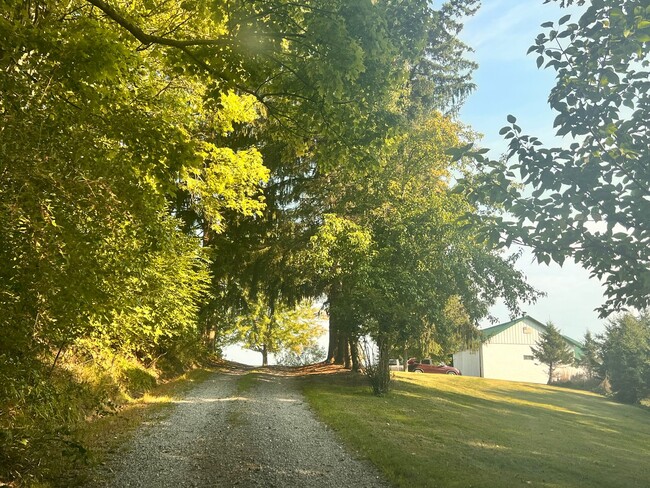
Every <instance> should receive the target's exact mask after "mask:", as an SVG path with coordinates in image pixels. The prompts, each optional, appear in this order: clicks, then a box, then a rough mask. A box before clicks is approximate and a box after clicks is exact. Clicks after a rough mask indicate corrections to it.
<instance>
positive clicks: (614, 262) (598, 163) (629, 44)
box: [475, 0, 650, 315]
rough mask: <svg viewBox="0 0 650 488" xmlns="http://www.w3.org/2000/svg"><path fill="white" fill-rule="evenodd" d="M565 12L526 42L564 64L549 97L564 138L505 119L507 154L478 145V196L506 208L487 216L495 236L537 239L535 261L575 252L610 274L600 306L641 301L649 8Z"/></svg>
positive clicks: (646, 224) (648, 176) (548, 61)
mask: <svg viewBox="0 0 650 488" xmlns="http://www.w3.org/2000/svg"><path fill="white" fill-rule="evenodd" d="M562 3H569V4H570V3H573V2H571V1H568V2H562ZM577 3H584V2H577ZM570 20H571V19H570V16H569V15H567V16H565V17H563V18H562V19H560V21H559V22H558V24H557V25H554V24H553V23H552V22H547V23H545V24H543V27H545V28H546V31H545V32H544V33H542V34H540V35H539V36H538V37H537V39H536V41H535V45H534V46H532V47H531V48H530V50H529V52H532V53H535V54H536V55H537V56H538V57H537V65H538V66H539V67H541V66H542V65H544V67H550V68H552V69H554V70H555V71H556V73H557V76H556V85H555V87H554V88H553V89H552V91H551V94H550V97H549V103H550V105H551V107H552V108H553V109H554V110H555V111H556V112H557V117H556V119H555V124H554V125H555V127H557V135H559V136H564V138H565V139H568V140H567V142H566V144H565V145H564V146H563V147H547V146H545V145H544V144H543V143H542V141H540V140H539V139H538V138H537V137H533V136H529V135H525V134H524V133H523V132H522V130H521V128H520V127H519V126H518V125H517V123H516V122H517V121H516V119H515V117H513V116H509V117H508V122H509V123H510V125H509V126H508V127H504V128H503V129H502V131H501V133H502V134H503V135H504V137H505V138H506V139H509V140H510V143H509V149H508V154H507V159H505V160H499V161H487V160H485V158H484V157H483V156H481V155H480V154H475V157H476V159H477V160H478V161H480V163H481V164H482V166H483V168H484V169H485V171H486V175H485V183H486V185H485V187H484V189H483V190H484V191H482V192H478V194H477V195H478V198H479V200H482V201H489V202H493V203H498V204H503V205H504V207H505V209H506V210H507V211H508V212H509V213H508V215H507V216H506V217H498V218H496V219H494V220H493V221H492V224H493V230H492V235H493V236H494V237H495V238H496V239H502V241H503V243H504V244H506V245H508V244H510V243H511V242H513V241H515V242H521V243H524V244H526V245H530V246H532V247H533V249H534V252H535V255H536V256H537V259H538V261H539V262H544V263H549V262H550V261H551V260H553V261H555V262H557V263H559V264H562V263H563V262H564V260H565V259H566V258H568V257H571V258H573V259H574V260H575V261H577V262H579V263H580V264H582V265H583V266H584V267H586V268H587V269H588V270H590V272H591V274H592V276H594V277H597V278H599V279H601V280H603V281H604V282H605V285H606V292H605V293H606V297H607V301H606V303H605V304H604V305H603V306H602V307H601V309H600V312H601V315H607V314H609V313H611V312H612V311H617V310H619V309H620V308H621V307H622V306H625V305H630V306H634V307H636V308H637V309H641V308H644V307H645V306H647V305H648V304H649V303H650V251H649V250H650V248H649V247H648V238H649V236H650V217H649V216H650V192H649V190H648V189H649V188H650V170H649V166H648V164H647V161H648V158H650V153H649V151H650V130H649V128H648V123H647V122H648V120H649V119H650V103H649V101H650V71H648V67H649V65H650V6H649V5H648V2H647V1H646V0H622V1H621V0H598V1H593V2H590V3H588V4H587V8H586V9H585V11H584V13H583V14H582V16H581V17H580V19H578V20H577V21H576V22H571V21H570ZM520 182H523V183H524V186H523V187H522V186H521V185H520V184H519V183H520Z"/></svg>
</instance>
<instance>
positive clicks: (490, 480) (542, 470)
mask: <svg viewBox="0 0 650 488" xmlns="http://www.w3.org/2000/svg"><path fill="white" fill-rule="evenodd" d="M362 379H363V378H358V377H357V378H356V379H355V377H354V376H351V375H327V376H312V377H309V378H307V379H305V385H304V391H305V394H306V396H307V398H308V399H309V402H310V403H311V405H312V407H313V408H314V410H315V411H316V412H317V415H319V416H320V417H321V418H322V419H323V420H324V421H325V422H326V423H328V424H329V425H331V426H332V427H333V428H334V429H335V430H337V431H338V432H339V434H340V435H341V436H342V437H343V439H344V440H345V441H346V442H348V443H349V444H350V445H351V446H352V447H353V448H354V449H356V450H358V451H359V452H360V453H361V454H362V455H363V456H365V457H367V458H368V459H370V460H371V461H372V462H373V463H375V464H376V465H377V466H378V467H379V468H380V469H381V470H382V471H383V472H384V473H385V474H386V476H387V477H388V478H389V479H390V480H392V481H393V482H394V483H395V484H396V485H398V486H403V487H410V488H413V487H428V486H431V487H445V488H446V487H464V488H468V487H499V488H502V487H517V486H540V487H541V486H543V487H558V488H560V487H561V488H570V487H607V488H610V487H621V488H623V487H624V488H635V487H650V411H648V410H647V409H644V408H641V407H633V406H628V405H621V404H618V403H614V402H611V401H609V400H608V399H606V398H604V397H601V396H598V395H594V394H591V393H587V392H581V391H574V390H566V389H560V388H555V387H550V386H545V385H535V384H529V383H514V382H507V381H497V380H486V379H482V378H471V377H463V376H461V377H457V376H446V375H426V374H425V375H422V374H420V375H415V374H412V373H397V374H396V377H395V380H396V381H393V383H392V388H393V389H392V391H391V393H390V394H389V395H387V396H384V397H381V398H378V397H374V396H373V395H372V394H371V393H370V389H369V387H368V386H365V384H364V383H363V381H362Z"/></svg>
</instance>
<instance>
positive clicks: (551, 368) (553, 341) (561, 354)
mask: <svg viewBox="0 0 650 488" xmlns="http://www.w3.org/2000/svg"><path fill="white" fill-rule="evenodd" d="M536 344H537V347H532V346H531V348H530V349H531V350H532V351H533V357H534V358H535V359H537V360H538V361H540V362H542V363H544V364H546V365H547V366H548V384H549V385H550V384H551V383H552V381H553V374H554V373H555V370H556V369H557V367H558V366H562V365H565V364H572V363H573V361H574V357H575V355H574V353H573V351H572V350H571V348H570V347H569V344H568V343H567V341H566V339H565V338H564V337H563V336H562V334H560V331H559V330H558V328H557V327H555V325H553V323H552V322H549V323H548V324H546V331H544V332H543V333H542V337H541V338H540V340H539V341H537V343H536Z"/></svg>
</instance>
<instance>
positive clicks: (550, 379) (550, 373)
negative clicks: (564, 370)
mask: <svg viewBox="0 0 650 488" xmlns="http://www.w3.org/2000/svg"><path fill="white" fill-rule="evenodd" d="M554 372H555V365H554V364H553V363H550V364H549V365H548V382H547V383H546V384H547V385H550V384H551V383H553V373H554Z"/></svg>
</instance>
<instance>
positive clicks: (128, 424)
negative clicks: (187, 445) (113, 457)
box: [42, 367, 220, 487]
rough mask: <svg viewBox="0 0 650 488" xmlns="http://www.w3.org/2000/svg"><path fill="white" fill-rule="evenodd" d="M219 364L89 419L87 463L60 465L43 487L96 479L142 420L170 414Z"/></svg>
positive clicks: (82, 432) (84, 436)
mask: <svg viewBox="0 0 650 488" xmlns="http://www.w3.org/2000/svg"><path fill="white" fill-rule="evenodd" d="M219 369H220V368H219V367H212V368H207V367H203V368H199V369H193V370H191V371H188V372H187V373H184V374H182V375H181V376H178V377H176V378H174V379H171V380H169V381H166V382H165V383H161V384H160V385H158V386H156V387H154V388H153V389H152V390H150V391H148V392H146V393H145V394H144V395H143V396H141V397H140V398H137V399H132V400H131V401H129V402H128V403H127V404H125V405H123V406H122V407H121V408H120V409H119V411H117V412H116V413H114V414H109V415H104V416H101V417H97V418H93V419H90V420H89V421H88V422H86V423H84V424H83V425H82V426H81V428H80V429H79V431H78V432H77V436H78V439H79V441H80V443H81V444H82V445H83V446H84V448H85V449H86V454H87V456H85V459H84V463H83V464H80V465H79V466H76V467H75V468H76V469H74V470H70V466H61V468H62V470H61V472H59V473H54V476H52V477H51V478H52V479H53V480H55V481H52V484H48V483H47V482H45V483H44V484H43V485H42V486H43V487H47V486H81V485H86V484H89V483H90V484H93V482H95V483H96V482H97V476H98V475H99V474H98V469H97V468H98V467H99V466H100V465H101V464H102V463H103V462H104V461H105V459H106V458H107V456H109V455H110V454H112V453H114V452H116V451H117V450H119V448H120V446H122V445H123V444H124V443H125V442H126V441H127V440H128V439H129V438H130V437H131V436H132V435H133V433H134V432H135V430H136V428H137V427H139V426H140V425H141V424H142V423H143V422H146V421H147V420H149V419H152V418H157V419H160V418H164V417H166V416H167V415H169V414H170V413H171V408H170V407H171V406H172V405H173V402H174V401H175V400H177V399H179V398H182V397H183V396H184V395H185V393H186V392H187V391H188V390H190V389H191V388H192V387H194V386H195V385H197V384H199V383H201V382H203V381H205V380H206V379H207V378H209V377H210V376H211V375H212V374H213V373H214V372H216V371H219Z"/></svg>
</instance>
